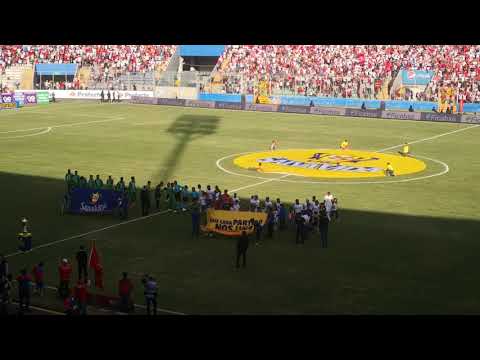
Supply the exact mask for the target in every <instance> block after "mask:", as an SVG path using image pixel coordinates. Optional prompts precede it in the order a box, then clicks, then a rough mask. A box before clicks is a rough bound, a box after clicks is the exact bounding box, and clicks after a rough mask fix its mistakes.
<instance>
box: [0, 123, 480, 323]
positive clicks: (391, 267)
mask: <svg viewBox="0 0 480 360" xmlns="http://www.w3.org/2000/svg"><path fill="white" fill-rule="evenodd" d="M209 131H210V130H209ZM179 180H181V179H179ZM0 183H1V184H2V186H3V187H4V188H5V189H10V190H9V191H5V192H4V193H3V194H2V201H1V208H0V209H1V211H0V216H1V219H2V226H1V227H0V239H2V241H1V243H0V253H3V254H10V253H12V252H15V251H16V245H17V240H16V233H17V232H18V231H19V226H20V224H19V220H20V219H21V217H22V216H26V217H27V218H28V219H29V220H30V222H31V224H32V231H33V234H34V242H33V245H34V247H35V246H39V245H41V244H46V243H49V242H53V241H57V240H60V239H64V238H67V237H71V236H73V235H77V234H82V233H85V232H89V231H92V230H96V229H99V228H102V227H105V226H108V225H111V224H116V223H119V222H120V221H119V220H118V219H116V218H113V217H111V216H103V217H96V216H76V215H64V216H62V215H60V214H59V211H58V203H59V201H60V200H61V198H62V196H63V191H64V189H65V184H64V182H63V181H62V180H59V179H50V178H44V177H35V176H24V175H17V174H10V173H0ZM189 185H190V184H189ZM258 193H259V194H260V195H261V197H262V198H264V197H265V196H266V195H269V196H271V197H274V198H275V197H276V194H267V193H264V192H262V191H258ZM245 195H246V194H245ZM247 200H248V199H247V198H244V199H242V201H247ZM282 200H288V199H282ZM137 210H138V209H137ZM137 210H135V211H134V212H133V214H132V217H133V216H138V211H137ZM114 229H116V230H114ZM114 229H107V230H105V231H102V232H100V233H97V234H94V235H88V236H84V237H81V238H75V239H71V240H69V241H66V242H63V243H61V244H58V245H55V246H51V247H45V248H42V249H39V250H38V251H33V252H31V253H29V254H27V255H19V256H15V257H12V258H9V261H10V264H11V271H12V272H13V273H15V274H16V273H17V272H18V271H19V270H20V268H21V267H23V266H27V267H28V268H29V269H30V268H31V266H32V265H33V264H34V263H35V262H38V261H44V260H45V259H47V260H48V261H47V264H46V266H47V269H48V273H49V274H50V275H48V277H49V280H50V281H51V279H56V270H55V269H56V266H57V264H56V261H57V259H59V258H60V257H68V258H70V259H73V258H74V255H75V251H76V250H77V249H78V246H79V245H80V244H83V245H87V246H88V245H89V243H90V240H92V239H97V247H98V248H99V251H100V252H101V253H103V254H104V256H105V257H104V258H105V260H106V261H107V260H108V261H109V263H108V266H107V267H106V269H105V282H106V283H108V284H109V285H108V287H109V288H110V289H112V288H114V287H115V286H116V285H115V284H116V282H117V281H118V276H119V274H120V273H121V272H122V271H124V269H125V266H126V264H127V263H128V260H129V259H130V257H132V256H137V257H141V258H142V259H143V260H142V261H141V263H138V264H135V270H136V271H138V272H140V273H141V272H143V271H145V269H144V268H140V266H144V267H145V268H147V269H148V271H152V272H153V273H154V274H155V272H156V271H160V270H158V269H160V268H161V271H162V274H163V275H162V283H163V286H164V287H165V288H166V289H170V290H171V291H166V294H165V301H166V303H167V304H170V305H175V304H177V305H178V306H175V307H174V308H176V309H177V310H179V311H185V312H188V313H197V312H200V313H201V312H207V311H208V312H215V309H219V308H221V309H222V310H223V312H225V311H231V312H237V313H259V312H264V313H265V312H270V313H272V312H273V313H282V312H285V313H287V312H290V313H430V314H431V313H449V314H458V313H478V312H480V301H479V299H480V288H479V287H478V283H480V272H479V271H478V254H479V253H480V242H479V241H477V237H478V234H479V233H480V222H479V221H477V220H467V219H455V218H439V217H428V216H413V215H412V216H409V215H404V214H395V213H381V212H373V211H360V210H352V209H347V208H345V209H341V210H340V221H338V222H335V223H333V224H331V227H330V235H329V237H330V239H329V248H328V249H326V250H325V249H321V247H320V241H319V236H318V235H317V234H315V233H312V234H311V235H310V237H309V238H308V239H307V241H306V243H305V245H303V246H300V247H299V246H298V245H295V227H294V225H292V224H290V225H289V228H288V229H287V230H286V231H284V232H280V233H277V234H276V235H275V238H274V239H272V240H270V239H265V242H264V244H263V245H262V246H261V247H260V248H257V247H255V246H252V247H251V248H250V249H249V260H248V266H249V268H248V269H247V270H246V272H244V273H242V276H241V277H239V276H236V277H235V276H234V270H233V268H231V263H232V261H233V259H234V252H235V241H234V239H227V238H225V239H223V238H221V237H217V238H216V239H205V241H202V240H200V241H192V238H191V236H190V217H189V216H188V214H183V215H182V214H180V215H174V214H167V215H165V216H164V215H159V216H157V217H154V218H150V219H148V220H144V221H143V220H142V221H138V222H135V223H130V224H125V225H122V226H120V227H117V228H114ZM113 237H114V239H113ZM108 240H112V241H108ZM113 240H114V241H113ZM107 241H108V242H107ZM107 244H108V248H107ZM133 254H134V255H133ZM52 259H54V260H52ZM205 259H212V261H205ZM53 261H54V263H52V262H53ZM159 264H160V265H159ZM156 269H157V270H156ZM75 271H76V270H75ZM129 271H133V268H132V269H129ZM192 273H195V277H194V278H191V274H192ZM189 274H190V275H189ZM185 279H188V284H189V285H188V291H186V292H185V293H176V292H175V291H174V289H175V287H176V286H178V285H179V284H182V283H183V282H184V281H185ZM212 279H213V280H212ZM55 281H56V280H55ZM54 285H55V284H54ZM136 286H138V288H141V284H140V283H138V284H136ZM218 288H222V289H224V290H223V296H221V297H218V294H217V291H218ZM242 292H246V293H248V294H250V295H248V296H247V295H245V294H244V296H242ZM210 294H211V295H210ZM252 294H254V295H255V296H253V295H252ZM286 294H288V296H287V295H286ZM240 298H241V299H242V301H239V299H240ZM272 299H274V301H272Z"/></svg>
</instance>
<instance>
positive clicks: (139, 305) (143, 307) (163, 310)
mask: <svg viewBox="0 0 480 360" xmlns="http://www.w3.org/2000/svg"><path fill="white" fill-rule="evenodd" d="M45 288H47V289H49V290H54V291H58V288H56V287H55V286H45ZM135 307H138V308H140V309H146V308H147V307H146V306H145V305H141V304H135ZM157 311H160V312H164V313H167V314H173V315H187V314H185V313H182V312H178V311H173V310H168V309H161V308H159V307H157Z"/></svg>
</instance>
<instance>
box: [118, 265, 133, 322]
mask: <svg viewBox="0 0 480 360" xmlns="http://www.w3.org/2000/svg"><path fill="white" fill-rule="evenodd" d="M132 292H133V284H132V282H131V281H130V279H129V278H128V274H127V273H126V272H124V273H123V274H122V279H120V280H119V281H118V295H119V296H120V311H123V312H127V313H128V312H130V311H131V310H132V309H133V302H132Z"/></svg>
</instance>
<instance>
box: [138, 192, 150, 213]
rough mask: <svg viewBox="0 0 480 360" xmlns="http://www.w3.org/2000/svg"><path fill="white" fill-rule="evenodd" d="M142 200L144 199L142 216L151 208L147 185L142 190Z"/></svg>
mask: <svg viewBox="0 0 480 360" xmlns="http://www.w3.org/2000/svg"><path fill="white" fill-rule="evenodd" d="M140 200H141V201H142V216H146V215H148V211H149V210H150V194H149V192H148V190H147V186H146V185H144V186H143V188H142V191H141V192H140Z"/></svg>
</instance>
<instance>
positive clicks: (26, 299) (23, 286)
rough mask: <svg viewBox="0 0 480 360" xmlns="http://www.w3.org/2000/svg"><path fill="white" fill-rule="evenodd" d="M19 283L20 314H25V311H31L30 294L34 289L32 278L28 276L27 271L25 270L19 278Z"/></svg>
mask: <svg viewBox="0 0 480 360" xmlns="http://www.w3.org/2000/svg"><path fill="white" fill-rule="evenodd" d="M17 282H18V300H19V309H18V312H19V313H20V314H23V311H30V292H31V288H32V278H31V277H30V275H28V274H27V270H26V269H23V270H22V271H21V272H20V275H19V276H18V277H17Z"/></svg>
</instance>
